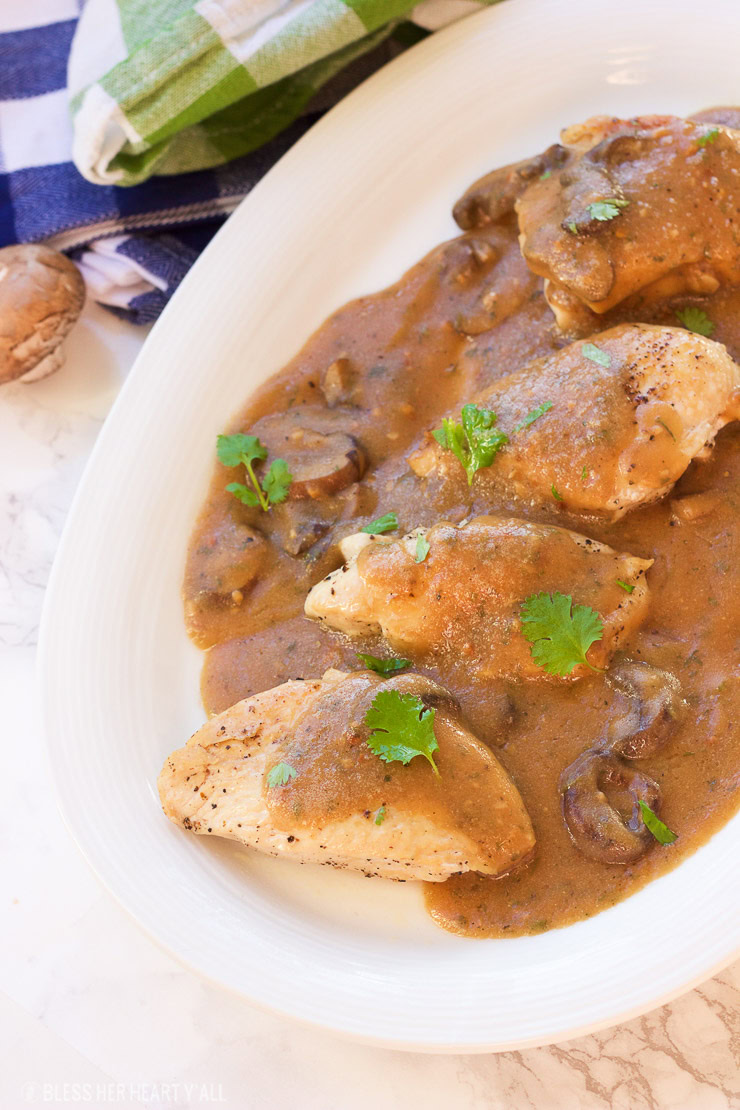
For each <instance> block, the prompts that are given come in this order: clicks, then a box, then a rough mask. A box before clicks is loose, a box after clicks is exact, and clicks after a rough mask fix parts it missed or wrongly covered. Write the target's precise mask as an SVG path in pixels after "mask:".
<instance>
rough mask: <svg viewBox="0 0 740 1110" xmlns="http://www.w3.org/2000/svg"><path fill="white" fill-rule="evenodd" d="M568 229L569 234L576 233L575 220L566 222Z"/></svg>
mask: <svg viewBox="0 0 740 1110" xmlns="http://www.w3.org/2000/svg"><path fill="white" fill-rule="evenodd" d="M568 231H569V232H570V233H571V235H577V234H578V225H577V224H576V223H575V221H574V222H572V223H569V224H568Z"/></svg>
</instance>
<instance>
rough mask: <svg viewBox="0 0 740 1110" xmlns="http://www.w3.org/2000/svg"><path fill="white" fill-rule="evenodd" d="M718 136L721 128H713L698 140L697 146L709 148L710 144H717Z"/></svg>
mask: <svg viewBox="0 0 740 1110" xmlns="http://www.w3.org/2000/svg"><path fill="white" fill-rule="evenodd" d="M718 135H719V127H712V128H711V129H710V130H709V131H706V132H705V133H704V134H703V135H701V136H700V137H699V138H698V139H697V140H696V145H697V146H709V144H710V143H716V141H717V137H718Z"/></svg>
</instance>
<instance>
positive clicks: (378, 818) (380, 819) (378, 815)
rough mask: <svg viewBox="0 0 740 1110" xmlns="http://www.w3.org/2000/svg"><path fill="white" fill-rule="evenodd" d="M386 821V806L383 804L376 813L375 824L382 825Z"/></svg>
mask: <svg viewBox="0 0 740 1110" xmlns="http://www.w3.org/2000/svg"><path fill="white" fill-rule="evenodd" d="M384 821H385V806H381V807H380V809H379V810H378V812H377V813H376V814H375V824H376V825H382V824H383V822H384Z"/></svg>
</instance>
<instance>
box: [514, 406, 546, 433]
mask: <svg viewBox="0 0 740 1110" xmlns="http://www.w3.org/2000/svg"><path fill="white" fill-rule="evenodd" d="M551 408H552V401H543V402H542V404H541V405H538V406H537V408H536V409H532V411H531V412H528V413H527V415H526V416H525V417H524V419H523V420H522V421H520V423H519V424H517V426H516V427H515V428H514V431H513V432H512V435H516V434H517V432H521V430H522V428H528V427H529V425H530V424H534V422H535V420H539V418H540V417H541V416H544V415H545V413H546V412H549V411H550V409H551Z"/></svg>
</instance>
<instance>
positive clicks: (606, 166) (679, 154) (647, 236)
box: [516, 116, 740, 329]
mask: <svg viewBox="0 0 740 1110" xmlns="http://www.w3.org/2000/svg"><path fill="white" fill-rule="evenodd" d="M561 140H562V147H563V148H565V153H566V156H565V157H563V156H561V165H560V166H559V167H557V168H553V170H552V172H550V173H543V174H541V175H539V176H537V177H535V178H534V179H533V180H531V181H530V182H529V183H528V185H527V187H526V188H525V189H524V190H523V191H521V193H520V195H519V197H518V199H517V201H516V212H517V217H518V220H519V241H520V244H521V249H522V254H523V255H524V258H525V260H526V262H527V265H528V266H529V268H530V269H531V270H533V271H534V273H536V274H540V275H542V276H543V277H544V278H546V279H547V282H546V287H545V295H546V297H547V299H548V301H549V303H550V305H551V307H552V308H553V311H554V312H555V315H556V318H557V320H558V323H559V325H560V326H561V328H563V329H568V328H570V327H572V326H576V327H580V326H581V325H582V322H583V318H582V316H579V307H580V306H586V307H587V308H588V309H589V310H590V311H591V312H594V313H598V314H601V313H603V312H607V311H608V310H609V309H610V308H613V307H614V306H615V305H617V304H619V303H620V302H622V301H624V300H626V299H627V298H629V297H632V296H634V295H635V294H636V293H638V292H639V293H640V294H641V298H642V303H643V304H644V303H645V302H646V301H653V300H656V299H658V298H660V297H667V296H673V295H675V294H679V293H699V294H706V293H713V292H715V291H716V290H717V289H718V288H719V286H720V285H721V284H732V285H736V284H737V283H738V282H740V245H739V244H738V239H737V231H736V229H737V225H738V218H740V132H738V131H735V130H732V129H730V128H728V127H724V126H722V125H720V124H710V123H701V122H697V121H695V120H684V119H678V118H676V117H675V116H643V117H638V118H636V119H630V120H621V119H613V118H611V117H606V116H598V117H595V118H594V119H590V120H587V121H586V122H585V123H583V124H578V125H577V126H574V127H569V128H566V130H565V131H563V133H562V136H561Z"/></svg>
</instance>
